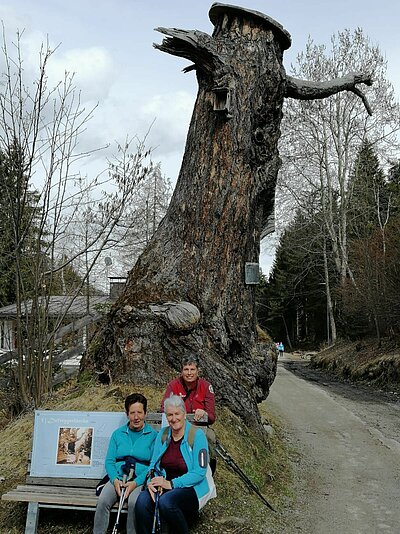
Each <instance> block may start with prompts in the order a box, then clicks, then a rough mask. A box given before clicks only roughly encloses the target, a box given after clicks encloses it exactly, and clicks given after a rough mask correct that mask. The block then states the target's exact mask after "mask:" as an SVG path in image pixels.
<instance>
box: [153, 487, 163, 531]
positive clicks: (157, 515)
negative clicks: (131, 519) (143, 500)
mask: <svg viewBox="0 0 400 534" xmlns="http://www.w3.org/2000/svg"><path fill="white" fill-rule="evenodd" d="M159 502H160V490H157V492H156V495H155V500H154V517H153V528H152V531H151V534H157V533H159V532H161V521H160V509H159Z"/></svg>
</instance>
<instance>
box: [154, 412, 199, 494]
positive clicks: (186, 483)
mask: <svg viewBox="0 0 400 534" xmlns="http://www.w3.org/2000/svg"><path fill="white" fill-rule="evenodd" d="M190 427H191V424H190V423H189V422H188V421H186V426H185V434H184V436H183V440H182V442H181V446H180V450H181V453H182V456H183V459H184V460H185V463H186V466H187V468H188V471H187V473H185V474H184V475H181V476H180V477H177V478H174V479H172V482H173V485H174V488H191V487H193V488H194V490H195V492H196V495H197V498H198V499H199V501H200V499H201V498H202V497H204V496H205V495H206V494H207V493H208V492H209V487H208V482H207V479H206V472H207V464H208V442H207V438H206V435H205V434H204V432H203V431H202V430H201V429H200V428H199V429H198V430H197V432H196V434H195V438H194V443H193V449H192V448H191V447H190V445H189V443H188V434H189V428H190ZM162 433H163V429H161V431H160V432H159V434H158V436H157V439H156V442H155V445H154V452H153V457H152V459H151V464H150V469H153V468H154V469H156V470H158V471H159V472H160V473H162V475H163V476H165V471H164V470H163V469H161V468H160V461H161V458H162V457H163V455H164V453H165V451H166V450H167V447H168V445H169V441H170V437H171V429H169V432H168V437H167V439H166V441H165V442H164V443H162ZM201 451H203V457H204V451H205V452H206V455H205V460H206V461H205V464H206V465H205V467H201V466H200V463H199V460H200V457H201V454H200V452H201Z"/></svg>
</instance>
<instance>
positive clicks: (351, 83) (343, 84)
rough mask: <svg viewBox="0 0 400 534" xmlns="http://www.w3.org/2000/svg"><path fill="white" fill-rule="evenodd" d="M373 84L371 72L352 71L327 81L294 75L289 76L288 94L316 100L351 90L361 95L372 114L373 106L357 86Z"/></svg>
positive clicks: (301, 98) (296, 97)
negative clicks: (316, 80)
mask: <svg viewBox="0 0 400 534" xmlns="http://www.w3.org/2000/svg"><path fill="white" fill-rule="evenodd" d="M360 83H363V84H365V85H368V86H371V85H372V77H371V76H370V75H369V74H361V73H350V74H347V75H346V76H343V77H342V78H335V79H334V80H329V81H325V82H313V81H307V80H299V79H298V78H293V77H292V76H287V81H286V94H285V96H287V97H289V98H295V99H297V100H316V99H322V98H327V97H328V96H332V95H335V94H337V93H340V92H342V91H351V92H352V93H354V94H355V95H357V96H359V97H360V98H361V100H362V101H363V103H364V106H365V108H366V110H367V113H368V114H369V115H372V110H371V107H370V106H369V104H368V101H367V98H366V96H365V95H364V93H363V92H362V91H361V90H360V89H359V88H358V87H357V85H358V84H360Z"/></svg>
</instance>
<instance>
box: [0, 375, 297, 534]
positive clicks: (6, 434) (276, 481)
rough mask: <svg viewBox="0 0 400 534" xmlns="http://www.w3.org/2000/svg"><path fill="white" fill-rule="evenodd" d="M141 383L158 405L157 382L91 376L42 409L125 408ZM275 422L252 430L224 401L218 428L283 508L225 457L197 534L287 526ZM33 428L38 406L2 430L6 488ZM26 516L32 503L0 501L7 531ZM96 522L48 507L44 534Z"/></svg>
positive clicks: (17, 476)
mask: <svg viewBox="0 0 400 534" xmlns="http://www.w3.org/2000/svg"><path fill="white" fill-rule="evenodd" d="M134 390H140V391H141V392H142V393H144V394H145V395H146V397H147V398H148V402H149V405H148V410H149V411H157V410H158V409H159V406H160V402H161V398H162V392H161V391H160V390H158V389H155V388H152V387H143V388H142V387H141V388H136V387H129V388H128V386H127V385H126V384H113V385H111V386H99V385H95V384H93V383H91V382H90V381H87V382H83V383H82V382H77V381H71V382H70V383H69V384H68V385H66V386H64V387H62V388H60V389H59V390H57V391H56V392H54V393H53V394H52V395H51V396H50V397H49V399H48V401H47V402H46V403H45V404H44V406H43V409H53V410H85V411H97V410H98V411H121V408H122V407H123V400H124V398H125V396H126V395H127V394H128V393H131V392H132V391H134ZM260 409H261V411H262V416H263V418H264V419H265V420H269V415H268V413H267V412H265V409H264V408H263V407H260ZM269 422H270V423H271V424H272V426H273V427H274V433H273V435H272V436H271V437H269V438H268V440H267V439H266V438H265V437H264V438H263V437H262V436H260V435H258V434H256V433H254V432H253V431H251V430H250V429H248V428H247V427H246V426H245V425H244V424H243V422H242V421H241V420H240V419H238V418H237V417H236V416H235V415H233V414H232V413H231V412H230V411H229V410H228V409H226V408H222V409H219V410H218V419H217V421H216V423H215V425H214V428H215V431H216V434H217V437H218V439H219V441H220V442H221V444H222V445H223V447H224V448H225V449H226V450H227V451H228V452H229V453H230V455H231V456H232V458H233V459H234V461H235V462H236V463H237V464H238V465H239V466H240V468H241V469H242V470H243V471H244V472H245V473H246V475H247V476H248V477H249V478H250V479H251V480H252V481H253V482H254V483H255V484H256V485H257V486H258V488H259V489H260V491H261V492H262V494H263V495H264V496H265V498H266V499H267V500H268V501H269V502H270V503H271V504H273V506H274V507H275V508H276V510H277V513H274V512H271V511H270V510H269V509H268V508H267V507H266V506H265V505H264V504H263V503H262V501H261V500H260V499H259V497H258V496H257V495H256V494H255V493H254V492H251V491H249V490H248V489H247V488H246V486H245V485H244V484H243V483H242V481H241V480H240V479H239V478H238V476H237V475H236V474H234V473H233V472H232V470H231V469H230V468H229V467H228V466H227V465H226V464H225V462H224V461H223V460H222V459H221V458H219V459H218V464H217V471H216V474H215V482H216V486H217V492H218V496H217V498H216V499H214V500H212V501H210V502H209V503H208V504H207V506H206V507H205V508H204V510H203V511H202V512H201V515H200V519H199V521H198V523H197V524H196V525H195V526H194V527H193V529H192V531H191V532H193V534H200V533H205V532H213V533H215V534H219V533H221V534H222V533H224V534H229V533H236V534H239V533H244V532H254V533H260V534H261V533H263V534H264V533H266V532H283V530H282V529H281V528H282V527H281V526H280V521H281V519H280V511H281V510H282V509H283V508H284V507H285V505H286V503H287V500H288V499H291V498H292V496H291V494H290V486H291V475H290V461H289V458H288V451H287V450H286V446H285V442H284V440H283V438H282V437H281V429H280V426H279V422H278V421H275V420H272V421H271V420H269ZM32 431H33V413H26V414H23V415H21V416H20V417H18V418H17V419H15V420H13V421H11V422H9V423H8V424H7V425H3V427H2V428H1V429H0V458H1V463H0V476H1V477H4V479H5V480H4V481H3V482H1V483H0V484H1V486H0V488H1V493H5V492H6V491H8V490H10V489H12V488H13V487H15V486H16V485H17V484H18V483H23V482H24V478H25V475H26V467H27V458H28V454H29V452H30V450H31V440H32ZM25 519H26V505H25V504H21V503H9V502H4V501H1V504H0V525H1V526H0V532H1V533H2V534H17V533H22V532H24V529H25ZM111 522H112V521H111ZM92 524H93V513H92V512H71V511H67V512H63V511H60V510H57V511H55V510H42V511H41V513H40V522H39V528H38V534H70V533H71V534H88V533H90V532H92Z"/></svg>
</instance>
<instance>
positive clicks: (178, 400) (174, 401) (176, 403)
mask: <svg viewBox="0 0 400 534" xmlns="http://www.w3.org/2000/svg"><path fill="white" fill-rule="evenodd" d="M170 406H173V407H174V408H178V410H181V412H183V413H184V414H186V407H185V403H184V402H183V399H182V397H181V396H180V395H171V396H170V397H167V398H166V399H165V401H164V412H166V411H167V408H169V407H170Z"/></svg>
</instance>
